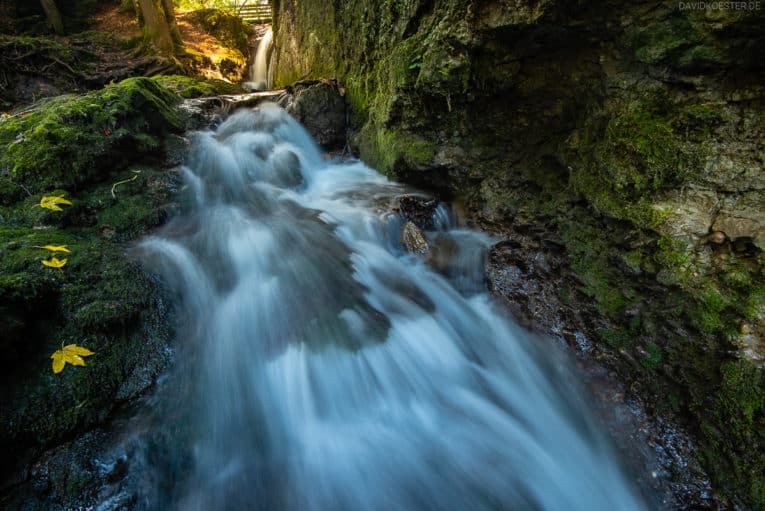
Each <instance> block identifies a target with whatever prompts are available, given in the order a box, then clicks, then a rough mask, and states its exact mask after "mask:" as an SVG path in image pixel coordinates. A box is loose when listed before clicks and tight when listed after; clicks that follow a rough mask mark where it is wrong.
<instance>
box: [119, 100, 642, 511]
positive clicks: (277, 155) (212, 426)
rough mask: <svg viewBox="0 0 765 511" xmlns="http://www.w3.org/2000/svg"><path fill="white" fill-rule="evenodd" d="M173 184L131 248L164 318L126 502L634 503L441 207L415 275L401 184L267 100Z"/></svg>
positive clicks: (439, 506)
mask: <svg viewBox="0 0 765 511" xmlns="http://www.w3.org/2000/svg"><path fill="white" fill-rule="evenodd" d="M183 175H184V181H185V190H184V212H183V213H182V214H181V215H180V216H179V217H178V218H176V219H175V220H173V221H172V222H170V224H169V225H167V226H166V228H165V229H164V230H163V231H162V232H161V233H160V234H158V235H157V236H155V237H153V238H150V239H147V240H146V241H144V242H143V244H142V250H143V253H144V259H145V261H146V264H147V265H148V266H149V267H150V268H151V269H153V270H155V271H157V272H159V273H160V274H161V275H162V276H163V278H164V281H165V282H166V283H167V285H168V286H170V287H171V288H172V289H173V291H174V292H175V293H176V297H177V300H178V303H179V310H178V312H179V314H180V317H181V321H180V325H179V333H178V341H177V344H178V346H179V352H178V355H177V363H176V368H175V371H174V373H173V374H172V375H171V376H169V377H168V379H167V381H165V382H164V383H162V384H161V385H160V388H159V390H158V393H157V397H156V400H155V403H154V411H153V414H154V415H153V417H152V418H151V420H147V421H146V425H145V428H146V429H147V430H148V429H150V430H153V431H155V433H154V437H155V439H154V440H152V441H151V442H148V446H146V447H145V451H144V452H143V453H141V454H140V457H142V459H143V461H142V462H141V464H138V463H137V462H133V465H134V466H137V467H138V468H137V469H136V470H138V472H139V473H140V478H141V479H142V483H141V485H142V488H143V490H141V492H140V493H141V497H140V499H139V502H138V507H139V508H146V509H163V510H164V509H177V510H212V509H226V510H238V509H242V510H245V509H264V510H300V511H302V510H327V511H330V510H332V511H334V510H353V511H359V510H385V511H391V510H396V511H398V510H418V509H423V510H425V509H427V510H430V509H433V510H447V509H448V510H467V509H476V510H478V509H486V510H498V509H547V510H588V511H590V510H633V509H643V508H644V505H643V504H642V502H641V500H640V498H639V497H638V495H637V493H636V491H635V490H634V489H633V488H632V485H631V484H630V482H629V481H628V480H627V478H626V477H625V475H624V474H623V472H622V470H621V469H620V466H619V463H618V462H617V460H616V459H615V458H614V455H613V454H612V451H611V449H610V448H609V447H608V445H607V443H606V442H605V441H604V440H603V439H602V437H601V435H600V433H599V432H598V431H597V427H596V426H595V425H594V424H593V422H592V421H591V419H590V418H589V412H588V409H587V407H586V406H585V405H584V404H583V402H582V400H581V398H580V396H579V395H578V393H577V391H576V388H577V385H576V382H575V380H574V379H573V377H572V375H571V374H570V373H569V371H568V370H567V369H566V363H565V358H564V357H561V356H559V353H558V351H557V346H556V345H555V344H553V343H551V342H549V341H548V340H545V339H540V338H536V337H533V336H531V335H530V334H528V333H526V332H525V331H523V330H522V329H520V328H519V327H517V326H516V325H515V324H513V323H512V322H511V321H509V320H508V319H507V318H505V317H504V316H503V315H502V314H501V313H500V312H498V311H497V310H495V309H494V307H493V306H492V304H491V303H490V300H489V297H488V295H487V293H486V292H485V290H484V289H483V283H482V279H481V272H482V266H481V265H482V264H483V258H484V253H485V249H486V247H487V246H488V244H489V240H488V239H487V238H486V237H485V236H484V235H482V234H480V233H476V232H472V231H468V230H461V229H455V228H453V227H452V226H450V225H449V221H448V215H446V214H445V210H440V211H439V212H438V214H437V215H436V224H437V231H434V232H431V233H428V237H429V238H430V240H431V242H433V243H434V245H435V244H438V243H439V240H440V241H441V242H443V241H444V240H446V241H447V242H448V243H449V244H450V245H451V246H452V247H453V248H452V251H451V258H450V260H449V262H448V264H445V265H442V267H443V268H445V269H444V272H445V274H444V275H442V274H439V273H436V272H435V271H433V270H432V269H431V268H430V267H429V266H428V265H426V264H425V263H424V262H423V261H421V260H420V259H418V258H416V257H414V256H411V255H408V254H406V253H405V251H404V250H403V248H402V246H401V244H400V241H399V239H400V235H399V233H400V229H401V226H402V223H403V222H402V219H401V218H400V217H399V216H398V214H397V213H392V212H391V209H390V206H391V204H393V203H394V202H395V197H396V196H398V195H400V194H402V193H405V192H406V190H405V189H404V188H403V187H402V186H400V185H397V184H395V183H393V182H390V181H388V180H387V179H386V178H384V177H383V176H381V175H380V174H378V173H377V172H375V171H374V170H372V169H370V168H368V167H366V166H365V165H364V164H363V163H361V162H351V163H343V162H335V161H327V160H325V159H323V157H322V155H321V154H320V152H319V149H318V147H317V146H316V145H315V144H314V142H313V141H312V140H311V139H310V137H309V136H308V134H307V133H306V132H305V131H304V130H303V129H302V127H300V126H299V125H298V124H297V123H296V122H295V121H294V120H292V119H291V118H290V117H289V116H288V115H287V114H286V113H285V112H284V111H283V110H281V109H279V108H278V107H276V106H274V105H265V106H262V107H261V108H260V109H258V110H257V111H255V112H245V111H242V112H238V113H236V114H234V115H233V116H232V117H230V118H229V119H228V120H227V121H226V122H224V123H223V124H222V125H221V126H220V127H219V128H218V130H217V131H216V132H214V133H213V132H203V133H199V134H198V135H197V136H196V139H195V141H194V143H193V148H192V150H191V154H190V156H189V160H188V167H187V168H186V169H185V170H184V173H183ZM157 438H158V439H157ZM144 443H146V442H144Z"/></svg>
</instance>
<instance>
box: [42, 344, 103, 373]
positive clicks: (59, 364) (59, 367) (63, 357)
mask: <svg viewBox="0 0 765 511" xmlns="http://www.w3.org/2000/svg"><path fill="white" fill-rule="evenodd" d="M91 355H95V353H93V352H92V351H90V350H89V349H87V348H83V347H81V346H77V345H76V344H67V345H66V346H62V348H61V349H60V350H56V351H54V352H53V355H51V356H50V358H52V359H53V372H54V373H56V374H58V373H60V372H61V371H63V370H64V366H65V365H66V364H72V365H74V366H84V365H85V360H83V357H89V356H91Z"/></svg>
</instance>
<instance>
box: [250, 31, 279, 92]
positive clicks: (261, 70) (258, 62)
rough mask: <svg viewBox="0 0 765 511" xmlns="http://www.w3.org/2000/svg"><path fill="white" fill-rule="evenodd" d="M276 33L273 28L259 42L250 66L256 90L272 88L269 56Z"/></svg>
mask: <svg viewBox="0 0 765 511" xmlns="http://www.w3.org/2000/svg"><path fill="white" fill-rule="evenodd" d="M273 37H274V34H273V32H272V31H271V29H270V28H269V29H268V32H266V34H265V35H264V36H263V39H261V40H260V43H258V49H257V51H256V52H255V60H254V61H253V63H252V66H251V67H250V81H251V82H252V84H253V85H252V88H253V89H255V90H268V89H270V88H271V73H270V69H269V65H268V64H269V62H268V60H269V57H270V55H271V47H272V45H273Z"/></svg>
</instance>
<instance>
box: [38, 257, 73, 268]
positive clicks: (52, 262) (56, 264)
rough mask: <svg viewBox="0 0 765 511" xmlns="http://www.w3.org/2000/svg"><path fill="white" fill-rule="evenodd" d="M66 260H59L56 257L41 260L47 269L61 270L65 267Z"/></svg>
mask: <svg viewBox="0 0 765 511" xmlns="http://www.w3.org/2000/svg"><path fill="white" fill-rule="evenodd" d="M66 262H67V259H66V258H64V259H59V258H57V257H51V258H50V259H48V260H47V261H45V260H43V262H42V263H43V265H45V266H47V267H48V268H63V267H64V266H66Z"/></svg>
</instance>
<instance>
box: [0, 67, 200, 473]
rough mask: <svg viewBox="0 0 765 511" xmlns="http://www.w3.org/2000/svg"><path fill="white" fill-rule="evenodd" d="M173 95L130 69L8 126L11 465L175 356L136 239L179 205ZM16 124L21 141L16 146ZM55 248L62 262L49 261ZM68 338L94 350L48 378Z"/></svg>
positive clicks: (0, 335) (7, 444) (7, 424)
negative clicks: (169, 158)
mask: <svg viewBox="0 0 765 511" xmlns="http://www.w3.org/2000/svg"><path fill="white" fill-rule="evenodd" d="M183 83H184V86H185V85H188V86H190V87H194V86H195V84H194V83H192V82H188V81H184V82H183ZM179 102H180V96H178V95H177V94H175V93H174V92H172V91H170V90H169V89H167V88H165V87H163V86H162V85H160V84H159V83H158V81H155V80H151V79H145V78H136V79H129V80H126V81H124V82H121V83H120V84H117V85H113V86H109V87H106V88H104V89H103V90H101V91H96V92H92V93H88V94H84V95H81V96H66V97H62V98H56V99H55V100H46V101H45V102H42V103H40V104H37V105H35V106H34V108H33V109H32V110H31V111H30V112H29V113H27V114H25V115H18V116H16V117H13V118H11V119H8V120H6V121H5V122H3V123H2V124H0V139H2V140H3V142H4V143H6V144H7V141H8V139H9V138H10V137H13V141H11V142H10V144H11V145H10V147H9V146H7V145H3V146H2V147H3V148H4V152H2V153H0V161H2V162H3V164H4V165H7V166H9V168H8V173H7V174H6V179H5V180H4V181H3V183H2V185H1V186H2V188H1V190H2V192H3V196H4V198H5V199H8V200H7V202H4V203H3V206H2V207H0V256H1V257H2V264H1V265H0V315H2V318H3V321H2V322H0V349H2V350H3V352H4V354H5V357H6V361H7V362H8V363H9V365H10V366H9V368H8V369H7V370H6V371H5V372H4V373H3V375H2V378H0V391H2V393H3V395H4V399H3V400H2V404H1V405H0V424H1V425H2V427H0V439H1V440H0V447H1V448H3V449H4V450H5V451H6V452H7V453H9V454H8V456H7V461H5V462H4V463H2V464H0V472H2V474H3V475H4V474H6V471H7V470H11V469H12V468H14V467H13V466H12V464H13V463H16V462H17V461H18V460H19V459H20V458H19V457H20V456H27V455H29V454H30V453H35V452H39V451H40V450H41V449H45V448H48V447H51V446H53V445H55V444H56V443H58V442H60V441H61V440H62V439H64V438H66V437H71V436H72V435H75V434H77V433H79V432H82V431H83V430H84V429H87V428H91V427H93V426H94V425H96V424H98V423H100V422H102V421H103V420H105V419H106V418H107V417H108V415H109V414H110V413H111V411H112V410H113V409H114V407H115V406H117V403H118V402H119V401H120V400H124V399H129V398H131V397H134V396H136V395H137V394H138V393H140V392H142V391H145V390H146V389H147V388H148V387H149V386H150V385H151V384H152V379H153V378H154V377H156V375H157V374H158V373H159V371H160V370H161V369H162V368H163V367H165V365H166V364H167V363H168V358H169V351H168V342H169V337H170V327H169V325H168V321H167V318H166V317H165V316H164V314H165V313H164V312H163V311H164V308H163V307H162V302H161V298H160V294H159V289H158V286H157V283H156V282H154V281H153V280H152V279H151V278H150V277H149V276H147V275H146V274H145V273H144V272H143V270H142V269H141V268H140V266H139V265H138V263H137V261H136V260H135V257H134V255H133V254H132V253H131V252H130V246H129V244H128V243H129V242H131V241H133V240H135V239H136V238H137V237H139V236H141V235H143V234H145V233H146V232H147V231H149V230H150V229H152V228H154V227H156V226H158V225H159V224H161V223H162V222H163V221H164V219H165V217H166V210H167V208H169V207H173V203H172V190H173V189H175V187H176V183H175V179H176V178H177V176H176V175H175V173H172V172H168V171H167V170H162V169H161V168H158V165H159V162H162V161H164V155H163V148H164V143H165V137H166V136H167V135H168V134H170V133H172V132H179V131H181V130H182V129H183V128H184V126H185V123H186V117H185V114H184V113H182V112H181V111H180V109H179V108H178V107H177V105H178V103H179ZM103 128H106V131H105V130H104V129H103ZM18 133H20V134H21V137H19V138H21V139H23V140H24V141H23V142H18V143H16V144H14V143H13V142H14V141H15V140H16V137H17V136H18V135H17V134H18ZM19 146H24V148H25V149H27V150H28V151H29V152H28V153H25V152H23V151H22V150H21V149H22V148H21V147H19ZM27 193H29V194H31V195H27ZM62 194H65V195H66V198H67V199H68V200H70V201H71V203H72V204H71V205H64V206H63V211H50V210H48V209H44V208H42V207H41V206H40V200H41V197H42V196H43V195H62ZM45 245H66V246H67V248H68V250H69V252H67V253H63V252H57V253H55V254H54V253H51V252H48V251H46V250H45V249H43V248H39V247H43V246H45ZM52 255H55V256H57V257H58V258H59V259H62V258H66V259H67V262H66V265H65V266H63V267H62V268H60V269H55V268H49V267H46V266H44V265H43V264H42V260H43V259H48V258H50V257H51V256H52ZM69 343H76V344H79V345H82V346H86V347H88V348H89V349H91V350H93V351H95V353H96V354H95V355H93V356H92V357H89V358H88V360H87V366H85V367H72V366H67V367H66V368H65V369H64V371H63V372H62V373H60V374H53V372H52V369H51V360H50V355H51V354H52V353H53V352H54V351H55V350H56V349H59V348H60V347H61V345H62V344H69ZM16 468H17V467H16Z"/></svg>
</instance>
